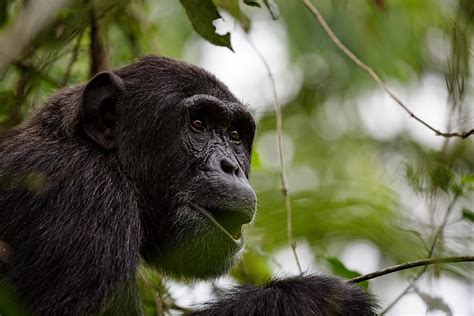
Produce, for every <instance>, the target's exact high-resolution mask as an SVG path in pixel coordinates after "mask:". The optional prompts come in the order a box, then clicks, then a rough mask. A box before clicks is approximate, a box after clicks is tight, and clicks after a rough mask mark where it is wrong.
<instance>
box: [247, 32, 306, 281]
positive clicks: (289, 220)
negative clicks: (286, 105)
mask: <svg viewBox="0 0 474 316" xmlns="http://www.w3.org/2000/svg"><path fill="white" fill-rule="evenodd" d="M248 42H249V44H250V46H251V47H252V49H253V50H254V51H255V53H256V54H257V56H258V58H260V60H261V61H262V64H263V65H264V66H265V69H266V71H267V75H268V79H269V81H270V84H271V86H272V95H273V108H274V111H275V121H276V131H277V151H278V161H279V164H280V179H281V193H282V194H283V198H284V200H285V209H286V225H287V233H288V242H289V243H290V247H291V251H292V252H293V256H294V257H295V261H296V265H297V266H298V271H299V272H300V273H302V272H303V270H302V269H301V264H300V260H299V258H298V254H297V253H296V242H295V240H294V238H293V212H292V210H291V196H290V192H289V189H288V178H287V175H286V167H285V159H284V158H285V157H284V154H283V124H282V116H281V109H280V105H279V103H278V95H277V90H276V84H275V78H274V77H273V74H272V71H271V69H270V65H268V63H267V61H266V59H265V57H264V56H263V55H262V54H261V53H260V51H259V50H258V49H257V47H256V46H255V45H254V44H253V42H252V41H251V40H250V39H249V38H248Z"/></svg>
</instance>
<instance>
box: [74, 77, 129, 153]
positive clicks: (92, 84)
mask: <svg viewBox="0 0 474 316" xmlns="http://www.w3.org/2000/svg"><path fill="white" fill-rule="evenodd" d="M124 92H125V84H124V83H123V81H122V79H120V77H119V76H117V75H116V74H114V73H112V72H110V71H104V72H101V73H98V74H97V75H95V76H94V78H92V79H91V80H90V81H89V82H88V83H87V85H86V86H85V88H84V90H83V92H82V104H81V121H82V122H81V123H82V127H83V129H84V131H85V133H86V134H87V135H88V136H89V137H90V138H91V139H92V140H94V141H95V142H96V143H97V144H98V145H100V146H102V147H103V148H105V149H107V150H111V149H114V147H115V146H116V143H115V136H116V135H115V134H114V132H115V131H114V127H115V122H116V119H117V114H116V113H117V101H118V99H119V98H120V96H121V95H122V94H123V93H124Z"/></svg>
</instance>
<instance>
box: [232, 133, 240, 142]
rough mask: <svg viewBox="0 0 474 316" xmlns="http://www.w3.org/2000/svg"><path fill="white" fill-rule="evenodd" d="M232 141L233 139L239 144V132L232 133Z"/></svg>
mask: <svg viewBox="0 0 474 316" xmlns="http://www.w3.org/2000/svg"><path fill="white" fill-rule="evenodd" d="M230 139H232V140H233V141H236V142H238V141H239V140H240V135H239V132H237V131H232V132H230Z"/></svg>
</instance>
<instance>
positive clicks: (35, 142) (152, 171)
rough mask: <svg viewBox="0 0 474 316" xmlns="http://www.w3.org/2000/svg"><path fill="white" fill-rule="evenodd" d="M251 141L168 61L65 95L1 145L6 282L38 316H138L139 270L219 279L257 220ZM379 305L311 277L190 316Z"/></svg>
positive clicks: (195, 75) (233, 110)
mask: <svg viewBox="0 0 474 316" xmlns="http://www.w3.org/2000/svg"><path fill="white" fill-rule="evenodd" d="M254 133H255V122H254V120H253V119H252V116H251V115H250V113H249V111H248V110H247V109H246V107H245V106H244V105H242V104H241V103H240V102H239V100H238V99H236V97H235V96H234V95H233V94H232V93H231V92H230V91H229V90H228V88H227V87H226V86H225V85H224V84H222V83H221V82H220V81H219V80H218V79H216V78H215V77H214V76H213V75H211V74H209V73H208V72H206V71H205V70H203V69H201V68H198V67H196V66H193V65H190V64H187V63H184V62H180V61H175V60H172V59H168V58H164V57H155V56H147V57H143V58H140V59H139V60H138V61H136V62H135V63H133V64H131V65H130V66H127V67H124V68H122V69H119V70H116V71H113V72H102V73H99V74H97V75H96V76H95V77H94V78H92V79H91V80H90V81H89V82H88V83H87V84H85V85H80V86H77V87H74V88H70V89H65V90H62V91H60V92H59V93H57V94H55V95H54V96H53V97H51V98H50V100H49V101H48V102H47V103H46V105H45V106H44V107H42V108H41V109H40V110H39V111H38V112H37V113H36V114H35V115H33V116H31V117H30V118H29V119H28V120H27V121H26V122H25V123H24V124H23V125H21V126H20V127H18V128H16V129H14V130H12V131H10V132H8V133H7V134H5V135H4V136H3V137H2V138H0V240H1V241H2V244H3V245H4V247H3V248H4V252H5V253H6V254H7V255H8V256H7V255H5V254H4V256H3V257H0V258H3V261H4V262H2V267H3V268H2V271H3V272H2V275H3V278H2V279H3V281H2V282H5V283H7V284H8V285H9V286H10V287H11V288H12V289H14V291H15V292H16V293H17V295H18V297H19V299H20V300H21V302H23V304H25V306H27V307H28V309H29V311H31V313H32V314H34V315H89V314H111V315H136V314H141V313H142V310H141V307H140V300H139V298H138V295H137V290H136V285H135V283H136V273H137V265H138V264H139V260H140V259H141V258H143V260H144V261H145V262H147V263H149V264H151V265H152V266H154V267H156V269H159V270H160V271H162V272H163V273H165V274H167V275H170V276H174V277H177V278H186V279H209V278H212V277H217V276H219V275H222V274H223V273H225V272H226V271H227V270H228V269H229V268H230V267H232V266H233V265H234V264H235V263H236V261H237V259H236V258H238V257H239V255H240V254H241V251H242V245H243V241H244V236H242V231H241V229H242V225H245V224H247V223H250V222H251V221H252V219H253V216H254V212H255V204H256V203H255V202H256V196H255V193H254V191H253V189H252V188H251V186H250V184H249V182H248V175H249V169H250V153H251V150H252V141H253V137H254ZM7 248H8V250H6V249H7ZM5 258H8V260H6V259H5ZM374 306H375V304H374V301H373V299H372V297H371V296H370V295H368V294H366V293H365V292H364V291H363V290H361V289H359V288H358V287H357V286H355V285H350V284H347V283H344V282H342V281H340V280H337V279H334V278H330V277H325V276H317V275H309V274H307V275H300V276H297V277H291V278H286V279H280V280H274V281H271V282H270V283H268V284H267V285H264V286H254V285H244V286H240V287H236V288H234V289H233V290H231V291H229V292H228V293H227V294H225V295H224V296H223V297H222V298H221V299H220V300H217V301H215V302H212V303H209V304H208V305H205V306H204V307H203V308H202V309H199V310H197V311H196V312H195V313H196V314H199V315H375V313H374V308H375V307H374Z"/></svg>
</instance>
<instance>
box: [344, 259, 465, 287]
mask: <svg viewBox="0 0 474 316" xmlns="http://www.w3.org/2000/svg"><path fill="white" fill-rule="evenodd" d="M455 262H474V256H461V257H445V258H429V259H422V260H416V261H410V262H405V263H402V264H398V265H396V266H392V267H388V268H385V269H382V270H379V271H375V272H372V273H368V274H364V275H361V276H358V277H356V278H353V279H350V280H349V281H347V282H349V283H359V282H363V281H367V280H370V279H375V278H378V277H380V276H382V275H386V274H390V273H393V272H397V271H402V270H406V269H411V268H415V267H420V266H427V265H430V264H438V263H455Z"/></svg>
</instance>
